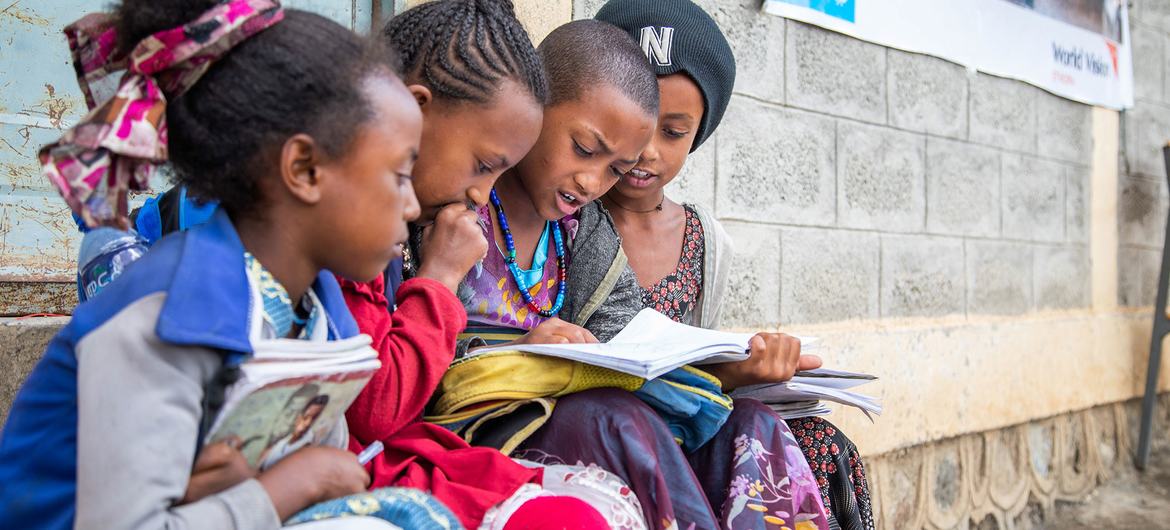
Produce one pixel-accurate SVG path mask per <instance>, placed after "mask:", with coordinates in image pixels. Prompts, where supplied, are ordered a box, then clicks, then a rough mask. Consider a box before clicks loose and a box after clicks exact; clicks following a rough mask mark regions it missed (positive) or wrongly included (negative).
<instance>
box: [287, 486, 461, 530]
mask: <svg viewBox="0 0 1170 530" xmlns="http://www.w3.org/2000/svg"><path fill="white" fill-rule="evenodd" d="M342 517H375V518H378V519H381V520H383V521H386V522H388V523H390V524H393V525H395V526H398V527H400V528H428V529H431V528H433V529H443V530H463V525H461V524H459V519H456V518H455V514H453V513H451V510H449V509H447V507H446V506H443V504H442V503H440V502H439V501H437V500H435V498H434V497H431V496H430V495H428V494H426V493H425V492H423V491H422V490H416V489H412V488H381V489H376V490H374V491H369V492H366V493H358V494H355V495H350V496H348V497H341V498H339V499H333V500H331V501H325V502H322V503H319V504H315V505H313V506H310V507H308V508H306V509H304V510H303V511H301V512H300V513H298V514H296V515H294V516H292V518H290V519H289V520H288V521H285V523H284V524H285V525H296V524H301V523H308V522H312V521H321V520H324V519H338V518H342Z"/></svg>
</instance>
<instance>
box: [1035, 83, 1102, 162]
mask: <svg viewBox="0 0 1170 530" xmlns="http://www.w3.org/2000/svg"><path fill="white" fill-rule="evenodd" d="M1092 108H1093V107H1091V106H1089V105H1085V104H1083V103H1077V102H1075V101H1070V100H1067V99H1064V98H1062V97H1057V96H1053V95H1052V94H1049V93H1047V92H1041V93H1040V95H1039V96H1038V105H1037V108H1036V112H1037V113H1038V115H1039V120H1038V127H1039V136H1038V138H1039V139H1038V142H1039V144H1038V145H1037V149H1036V151H1037V153H1039V155H1040V156H1045V157H1050V158H1056V159H1059V160H1064V161H1066V162H1072V163H1074V164H1080V165H1086V166H1087V165H1089V163H1090V162H1092V159H1093V115H1092Z"/></svg>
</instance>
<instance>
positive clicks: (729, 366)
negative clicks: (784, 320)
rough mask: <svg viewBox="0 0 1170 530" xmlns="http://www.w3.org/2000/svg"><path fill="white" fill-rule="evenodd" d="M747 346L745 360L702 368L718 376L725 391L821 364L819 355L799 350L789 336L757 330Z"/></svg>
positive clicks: (797, 342) (796, 341) (787, 376)
mask: <svg viewBox="0 0 1170 530" xmlns="http://www.w3.org/2000/svg"><path fill="white" fill-rule="evenodd" d="M748 346H749V355H748V358H747V359H744V360H742V361H736V362H727V363H719V364H711V365H707V366H704V367H703V370H704V371H706V372H707V373H710V374H711V375H713V376H715V377H718V378H719V381H720V382H722V383H723V390H724V391H725V392H727V391H731V390H734V389H736V388H739V387H741V386H747V385H758V384H766V383H779V382H782V381H787V380H789V379H792V376H793V375H795V374H796V372H797V371H799V370H813V369H816V368H820V367H821V358H820V357H817V356H816V355H807V354H803V353H801V349H800V339H799V338H796V337H793V336H792V335H786V334H783V333H757V334H756V335H755V336H753V337H752V338H751V340H750V341H748Z"/></svg>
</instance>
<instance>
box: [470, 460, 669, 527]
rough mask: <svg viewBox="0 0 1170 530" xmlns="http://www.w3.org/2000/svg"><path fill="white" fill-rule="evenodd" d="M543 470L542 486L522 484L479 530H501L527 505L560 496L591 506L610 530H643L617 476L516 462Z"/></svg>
mask: <svg viewBox="0 0 1170 530" xmlns="http://www.w3.org/2000/svg"><path fill="white" fill-rule="evenodd" d="M519 462H520V463H521V464H525V465H528V466H529V467H540V468H542V469H543V470H544V476H543V479H542V481H541V482H542V485H540V486H537V485H536V484H525V485H524V486H521V487H520V489H519V490H517V491H516V493H515V494H513V495H512V497H510V498H509V499H508V500H506V501H504V502H502V503H500V504H499V505H497V506H495V507H493V508H492V509H491V511H489V512H488V513H487V515H486V516H484V518H483V524H481V525H480V527H479V528H480V530H503V528H504V527H505V526H507V523H508V522H509V520H510V519H511V516H512V515H513V514H514V513H516V511H517V510H518V509H519V508H520V507H521V506H523V505H524V504H525V503H527V502H528V501H531V500H533V499H537V498H540V497H549V496H561V497H571V498H574V499H580V500H581V501H584V502H585V503H587V504H588V505H589V506H592V507H593V508H594V509H596V510H597V511H598V512H600V513H601V516H602V517H604V518H605V522H606V523H608V524H609V527H610V528H612V529H613V530H646V528H647V526H646V521H645V520H644V519H643V518H642V508H641V504H640V503H639V502H638V496H637V495H635V494H634V492H633V490H631V489H630V487H629V486H627V485H626V483H625V482H623V481H622V480H621V479H620V478H618V477H617V475H614V474H613V473H610V472H609V471H606V470H604V469H602V468H600V467H598V466H594V465H591V466H579V465H578V466H568V465H561V464H549V465H544V464H538V463H535V462H528V461H524V460H519Z"/></svg>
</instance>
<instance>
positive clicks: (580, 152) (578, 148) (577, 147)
mask: <svg viewBox="0 0 1170 530" xmlns="http://www.w3.org/2000/svg"><path fill="white" fill-rule="evenodd" d="M573 150H574V151H576V152H577V154H578V155H580V156H583V157H585V158H588V157H590V156H593V151H590V150H588V149H585V148H584V147H582V146H581V144H579V143H577V140H573Z"/></svg>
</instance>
